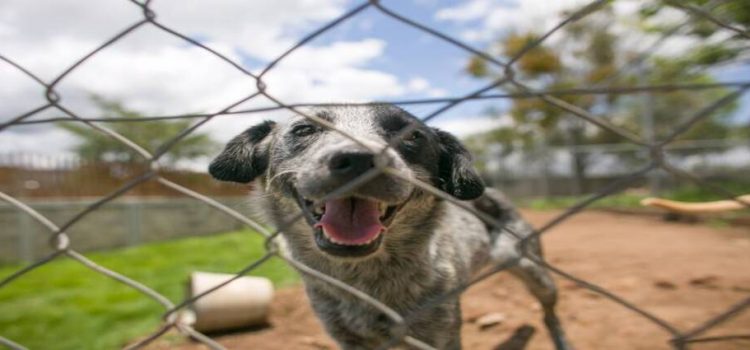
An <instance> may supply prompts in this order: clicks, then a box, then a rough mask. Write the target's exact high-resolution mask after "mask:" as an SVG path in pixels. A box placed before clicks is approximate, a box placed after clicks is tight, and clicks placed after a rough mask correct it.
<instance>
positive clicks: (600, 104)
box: [466, 7, 735, 191]
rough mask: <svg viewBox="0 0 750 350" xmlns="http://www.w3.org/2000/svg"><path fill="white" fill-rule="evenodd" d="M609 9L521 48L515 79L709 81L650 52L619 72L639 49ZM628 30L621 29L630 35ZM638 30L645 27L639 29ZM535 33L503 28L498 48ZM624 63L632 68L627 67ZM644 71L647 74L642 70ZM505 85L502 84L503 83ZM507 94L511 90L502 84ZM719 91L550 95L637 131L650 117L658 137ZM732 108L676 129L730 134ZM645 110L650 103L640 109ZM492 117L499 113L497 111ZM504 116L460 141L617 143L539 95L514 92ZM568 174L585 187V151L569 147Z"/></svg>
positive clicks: (555, 86)
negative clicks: (505, 122)
mask: <svg viewBox="0 0 750 350" xmlns="http://www.w3.org/2000/svg"><path fill="white" fill-rule="evenodd" d="M614 20H615V19H614V13H613V11H612V9H611V8H610V7H605V8H603V9H602V10H600V11H598V12H596V13H592V14H589V15H588V16H587V17H585V18H583V19H581V20H579V21H577V22H574V23H571V24H569V25H568V26H566V27H565V28H564V30H563V31H562V32H560V33H559V34H560V36H559V38H556V39H555V40H554V41H550V40H549V39H548V40H547V41H545V42H543V43H542V44H541V45H539V46H536V47H535V48H533V49H531V50H528V51H527V52H526V53H525V54H524V55H523V56H521V57H520V58H519V59H518V60H517V62H516V64H515V66H514V68H515V70H516V72H517V73H516V76H517V79H518V80H520V81H523V82H524V83H525V84H526V85H531V86H533V87H534V88H536V89H539V90H561V89H567V88H574V87H593V86H616V85H621V86H627V85H654V84H663V83H665V82H679V83H683V84H686V83H710V82H714V79H713V78H712V77H711V76H710V75H709V74H707V73H706V72H705V71H704V70H696V69H692V66H690V65H685V64H684V63H683V61H681V60H680V59H677V58H674V57H656V58H652V59H647V60H644V61H642V62H640V67H639V68H640V69H639V70H637V71H635V72H633V71H619V69H620V67H623V66H627V65H628V64H629V63H630V62H632V61H635V60H636V58H637V57H639V56H640V55H641V52H638V50H637V49H638V48H627V47H623V46H621V45H618V43H621V42H624V41H625V40H622V39H624V37H620V36H618V35H622V34H616V33H615V32H614V31H613V30H612V29H611V28H612V26H611V23H612V22H613V21H614ZM633 34H634V33H628V34H627V35H633ZM641 34H645V33H641ZM537 37H538V34H537V33H533V32H528V33H510V34H508V35H506V36H504V37H501V38H500V39H499V40H498V45H497V46H498V47H499V48H500V50H499V51H500V53H501V54H502V55H503V56H506V57H513V56H514V55H516V54H517V53H518V52H520V50H522V49H523V48H524V47H526V45H528V44H529V43H531V42H533V41H535V40H536V38H537ZM631 68H632V67H631ZM466 70H467V72H468V73H469V74H470V75H472V76H474V77H476V78H480V79H487V78H490V79H496V78H497V76H498V75H500V74H502V71H499V70H493V69H492V67H491V66H490V65H489V64H487V62H486V61H484V60H483V59H482V58H481V57H472V58H471V59H470V60H469V63H468V65H467V68H466ZM644 72H646V73H647V74H644ZM503 88H504V89H508V88H507V87H503ZM510 90H511V91H510V92H514V91H517V90H514V89H512V88H510ZM725 93H726V91H725V89H716V90H711V91H700V92H695V91H675V92H670V93H666V94H662V95H659V97H658V98H652V99H649V100H650V101H649V103H645V102H644V95H618V94H605V95H582V94H578V95H574V94H569V95H559V96H557V98H559V99H561V100H563V101H565V102H568V103H570V104H573V105H575V106H577V107H579V108H581V109H584V110H586V111H588V112H589V113H591V114H594V115H598V116H600V117H602V118H606V119H607V121H608V122H610V123H611V124H614V125H616V126H619V127H622V128H625V129H629V130H630V131H632V132H634V133H636V134H643V131H644V123H643V116H644V115H645V114H646V113H649V114H650V115H652V116H653V121H652V122H653V127H654V138H655V139H661V138H663V137H665V136H667V135H668V134H669V132H671V131H672V130H674V126H675V125H677V124H678V123H679V122H681V121H683V120H685V119H686V118H688V117H690V116H691V115H692V113H694V112H696V111H698V110H699V109H700V108H702V107H703V106H705V105H708V104H710V103H711V102H713V101H714V100H716V99H718V98H719V97H720V96H723V95H724V94H725ZM734 107H735V106H734V105H730V106H726V107H724V108H722V109H721V110H720V111H718V112H717V113H716V114H718V117H716V118H711V119H708V120H706V121H704V123H703V124H701V128H700V129H691V130H689V131H688V132H687V133H685V134H683V135H680V138H681V139H696V138H723V137H726V136H728V135H729V134H730V132H731V127H730V126H729V125H728V124H727V122H726V117H727V116H728V115H729V114H730V112H731V111H732V110H733V108H734ZM645 108H650V111H646V110H645ZM494 114H495V115H499V114H500V113H497V111H495V112H494ZM507 115H509V116H510V117H511V118H512V121H513V124H512V125H511V126H509V127H506V128H504V129H502V130H493V131H490V132H487V133H484V134H480V135H477V136H475V137H473V138H472V139H471V140H469V141H468V144H469V145H470V146H474V147H475V148H479V147H476V146H478V145H482V144H485V145H486V144H487V143H500V144H502V145H503V146H504V148H505V149H507V150H512V149H517V148H525V149H529V148H531V147H533V146H534V145H535V144H539V143H540V141H539V139H540V138H542V137H543V138H544V139H543V140H542V142H541V143H543V144H549V145H552V146H572V145H585V144H599V143H617V142H622V138H621V136H619V135H617V134H615V133H612V132H609V131H607V130H603V129H601V128H598V127H596V126H593V125H591V124H588V123H586V122H584V121H583V120H581V119H580V118H577V117H575V116H573V115H571V114H570V113H569V112H567V111H565V110H563V109H561V108H558V107H556V106H554V105H552V104H549V103H547V102H545V101H543V100H541V99H539V98H517V99H514V100H513V101H512V105H511V106H510V109H509V110H508V113H507ZM571 156H572V162H571V163H572V164H571V173H572V174H573V175H574V177H575V179H576V183H577V187H578V190H579V191H585V190H586V188H585V187H586V186H585V184H586V181H585V179H586V170H587V168H588V167H589V165H590V164H591V161H592V160H593V159H592V155H591V154H589V153H584V152H576V151H572V152H571Z"/></svg>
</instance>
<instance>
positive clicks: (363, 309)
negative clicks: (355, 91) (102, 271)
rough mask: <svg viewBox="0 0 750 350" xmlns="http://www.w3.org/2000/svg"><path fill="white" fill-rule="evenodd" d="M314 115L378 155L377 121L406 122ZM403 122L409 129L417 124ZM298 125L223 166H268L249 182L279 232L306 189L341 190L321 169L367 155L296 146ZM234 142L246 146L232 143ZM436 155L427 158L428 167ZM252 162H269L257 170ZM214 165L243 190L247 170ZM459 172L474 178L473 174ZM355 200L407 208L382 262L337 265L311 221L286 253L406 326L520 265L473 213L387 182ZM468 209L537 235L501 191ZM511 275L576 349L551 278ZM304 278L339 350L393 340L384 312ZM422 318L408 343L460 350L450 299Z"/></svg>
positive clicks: (417, 171)
mask: <svg viewBox="0 0 750 350" xmlns="http://www.w3.org/2000/svg"><path fill="white" fill-rule="evenodd" d="M308 113H312V114H316V115H321V116H325V117H326V118H327V119H328V120H329V121H330V122H332V123H333V124H335V125H336V126H337V127H339V128H341V129H342V130H345V131H347V132H348V133H350V134H352V135H353V136H355V137H357V138H358V139H360V140H362V141H363V142H364V143H366V145H367V146H371V147H374V148H376V149H377V148H382V147H383V146H384V145H385V144H386V139H385V138H384V137H383V135H381V134H382V133H381V132H379V130H378V129H377V127H376V126H377V123H376V122H375V120H376V119H377V118H381V116H382V115H385V114H388V113H391V114H393V113H400V114H406V112H404V111H402V110H400V109H398V108H396V107H393V106H389V105H378V106H368V107H329V108H321V109H313V110H310V111H308ZM406 115H407V116H408V118H409V119H410V120H416V119H414V118H413V117H411V116H410V115H408V114H406ZM301 121H303V119H302V118H301V117H296V118H292V120H290V121H289V122H288V123H285V124H284V125H272V127H271V128H270V129H269V128H267V129H268V130H265V129H263V130H261V131H263V132H266V133H267V135H264V137H260V138H258V137H257V136H258V132H257V130H256V131H255V132H254V133H250V132H249V131H250V130H249V131H248V134H249V135H250V137H249V138H248V141H247V142H245V143H246V144H245V145H244V146H242V147H241V148H240V149H230V146H227V149H226V150H225V151H224V153H223V154H222V155H221V156H220V157H219V158H221V157H225V158H227V159H233V157H234V158H236V157H238V156H241V157H244V158H242V159H240V160H241V161H243V160H244V161H245V162H248V163H252V164H256V163H258V164H262V163H263V161H265V162H266V163H267V168H265V169H246V170H248V171H249V173H250V175H254V176H250V177H252V178H257V179H256V180H257V181H256V186H255V188H256V191H255V193H254V196H255V197H254V201H253V202H254V203H255V206H256V207H258V208H259V210H260V211H261V212H262V213H263V214H264V216H265V218H266V219H267V221H268V223H269V224H271V225H274V226H278V225H281V224H282V223H284V222H286V221H288V219H289V218H290V217H292V216H293V215H296V214H298V213H299V212H300V208H299V207H298V205H297V203H296V202H295V200H294V198H293V196H292V194H291V191H295V190H300V189H302V190H304V191H305V192H306V194H307V195H309V196H312V197H316V196H320V195H321V194H325V192H326V191H329V190H330V189H332V188H328V187H325V186H330V187H335V186H333V185H334V184H327V182H326V181H327V178H326V177H327V176H330V175H329V174H327V173H326V172H325V170H324V168H325V166H323V165H324V163H325V161H326V159H327V158H326V157H328V156H329V155H330V154H332V153H335V152H337V151H340V150H352V149H355V150H366V149H365V148H364V147H363V146H361V145H358V144H356V143H354V142H352V141H351V140H349V139H347V138H346V137H343V136H341V135H339V134H337V133H335V132H330V131H329V132H326V133H321V134H320V135H315V136H314V137H313V136H310V137H309V139H307V140H306V141H305V142H304V143H303V142H297V143H295V142H296V141H291V142H290V138H289V134H290V128H291V126H293V125H294V124H295V123H297V122H301ZM420 127H421V128H423V129H424V130H426V131H425V132H426V133H430V132H432V133H434V132H435V131H428V130H431V129H429V128H427V127H425V126H423V125H421V126H420ZM239 137H240V136H238V138H239ZM426 139H427V141H423V142H431V143H436V142H440V141H439V139H438V138H437V137H434V136H430V135H428V137H427V138H426ZM238 140H239V141H238ZM233 142H236V143H237V142H239V143H242V142H243V141H242V140H241V139H235V140H234V141H233ZM428 146H430V147H433V148H434V147H436V146H435V145H428ZM433 148H424V152H425V153H426V155H425V157H428V156H429V155H428V154H427V153H431V152H432V151H431V150H432V149H433ZM433 153H434V152H433ZM252 157H267V158H266V159H260V160H258V159H255V158H252ZM219 158H217V159H219ZM251 158H252V159H251ZM386 158H387V159H386V160H387V161H388V162H389V163H390V165H391V166H393V167H394V168H396V169H398V170H399V171H401V172H402V173H403V174H406V175H407V176H408V177H410V178H416V179H419V180H421V181H425V182H428V183H430V182H433V183H435V182H436V181H437V183H436V185H438V184H439V183H440V181H441V180H439V179H437V180H436V175H435V172H436V170H435V169H432V170H431V169H428V168H430V165H429V162H425V163H424V164H418V162H411V163H410V162H408V161H406V160H405V159H404V157H402V155H401V154H399V152H396V151H394V150H390V151H389V152H388V153H387V156H386ZM214 163H217V164H212V174H214V176H216V177H217V178H222V177H223V178H222V179H227V180H229V181H236V180H233V179H232V174H231V172H232V171H236V170H234V169H242V168H241V167H239V168H238V165H237V164H226V162H225V163H222V162H217V161H215V162H214ZM218 163H221V164H218ZM457 166H458V165H457ZM261 170H262V171H261ZM462 170H463V171H471V172H473V170H471V169H462ZM253 171H254V172H253ZM256 172H257V174H256ZM241 178H242V179H245V178H247V176H245V177H241ZM324 180H326V181H324ZM243 182H244V180H243ZM326 184H327V185H326ZM449 185H455V184H449ZM321 187H322V188H321ZM355 194H356V195H359V196H366V197H372V198H375V199H378V200H381V201H384V202H388V203H391V204H392V203H400V202H404V201H405V204H404V205H403V208H402V209H401V210H400V212H399V213H398V214H397V216H396V217H395V219H394V221H393V222H392V224H391V225H390V227H389V228H388V230H387V232H386V233H385V236H384V240H383V244H382V245H381V247H380V248H379V250H378V251H377V252H376V253H374V254H372V255H370V256H367V257H365V258H356V259H352V258H337V257H333V256H330V255H328V254H326V253H324V252H323V251H321V250H319V249H318V248H317V246H316V244H315V242H314V239H313V235H312V229H311V227H310V226H309V224H308V223H307V222H305V221H304V220H297V221H296V222H295V223H293V224H291V225H290V226H289V227H287V228H286V229H285V230H283V232H282V235H281V237H280V239H281V240H282V242H281V245H282V246H283V247H284V249H286V250H287V251H288V254H290V255H291V256H292V257H294V259H296V260H298V261H300V262H302V263H304V264H306V265H307V266H310V267H312V268H314V269H316V270H318V271H320V272H323V273H325V274H327V275H329V276H331V277H334V278H336V279H338V280H340V281H343V282H345V283H347V284H349V285H351V286H352V287H354V288H357V289H359V290H361V291H363V292H365V293H367V294H369V295H370V296H372V297H374V298H375V299H377V300H379V301H381V302H383V303H384V304H386V305H388V306H389V307H390V308H392V309H393V310H395V311H397V312H399V314H401V315H403V316H407V317H408V316H409V315H412V314H413V312H415V311H417V310H418V309H419V307H420V306H421V305H423V304H424V303H426V302H428V301H430V300H432V299H433V298H436V297H438V296H440V295H442V294H444V293H446V292H448V291H450V290H452V289H454V288H457V287H459V286H461V285H463V284H465V283H467V282H469V280H470V278H471V277H472V275H474V274H476V273H477V272H478V271H479V270H481V269H482V268H483V267H486V266H487V265H488V264H498V263H501V262H503V261H507V260H508V259H514V258H516V257H517V255H516V254H517V252H516V251H515V248H514V244H515V242H516V239H515V238H514V237H512V236H511V235H510V234H508V233H507V232H506V231H503V232H501V231H499V230H497V229H492V228H491V227H489V226H488V225H485V223H483V222H482V221H481V220H479V219H478V218H477V217H476V216H475V215H473V214H471V213H470V212H468V211H466V210H464V209H461V208H459V207H458V206H456V205H454V204H452V203H450V202H447V201H443V200H440V199H437V198H435V197H434V196H432V195H428V194H425V193H423V192H422V191H420V190H419V189H418V188H416V187H415V186H413V185H411V184H410V183H408V182H405V181H400V180H397V179H394V178H390V177H385V176H381V177H379V178H376V179H375V180H373V181H372V182H369V183H366V184H364V185H363V186H361V187H359V188H358V189H356V190H355ZM314 199H317V198H314ZM466 203H467V204H469V205H473V206H475V207H476V208H477V209H478V210H482V211H485V212H487V213H488V214H490V215H494V216H495V217H496V219H498V220H499V221H501V222H503V223H505V224H506V225H507V226H508V227H510V228H512V229H513V230H514V231H515V232H517V233H519V234H522V235H528V234H531V233H532V232H533V230H532V229H531V227H530V226H529V225H528V224H527V223H526V222H525V221H523V219H522V218H521V217H520V215H519V214H518V213H517V212H516V211H515V210H514V209H513V207H512V206H511V204H510V203H509V202H508V201H507V200H506V199H505V198H504V197H503V196H502V194H500V193H499V192H498V191H495V190H492V189H487V191H486V192H485V194H484V195H482V196H481V197H479V198H477V199H475V200H472V201H467V202H466ZM531 250H532V251H533V252H535V253H536V254H538V255H539V256H541V248H540V247H539V242H538V241H536V240H534V241H533V242H532V244H531ZM510 271H511V272H512V273H513V274H514V275H516V276H518V277H519V278H521V279H522V280H523V281H524V282H525V283H526V284H527V286H528V287H529V290H530V291H531V292H532V294H533V295H534V296H536V297H537V298H538V299H539V301H540V302H541V304H542V306H543V309H544V311H545V323H546V324H547V326H548V328H549V330H550V334H551V336H552V338H553V340H554V342H555V345H556V347H557V349H570V347H569V346H568V345H567V343H566V341H565V339H564V334H563V331H562V328H561V327H560V324H559V322H558V320H557V317H556V316H555V312H554V305H555V301H556V291H555V286H554V284H553V282H552V280H551V278H550V277H549V276H548V275H547V273H546V272H545V271H544V270H543V269H542V268H541V267H539V266H537V265H536V264H535V263H533V262H532V261H530V260H528V259H521V260H520V263H519V264H518V265H517V266H516V267H514V268H512V269H511V270H510ZM302 277H303V280H304V283H305V288H306V291H307V294H308V296H309V298H310V301H311V303H312V307H313V309H314V310H315V312H316V314H317V315H318V317H319V318H320V320H321V321H322V323H323V325H324V326H325V328H326V330H327V331H328V332H329V334H330V335H331V336H332V337H333V338H334V339H335V340H336V341H337V342H338V343H339V345H340V346H341V348H343V349H373V348H378V347H379V346H382V345H383V344H384V342H386V341H387V340H389V338H390V336H391V334H390V332H391V326H392V322H391V320H390V319H389V318H388V317H386V315H384V314H383V313H382V312H380V311H378V310H376V309H374V308H373V307H371V306H369V305H368V304H367V303H365V302H363V301H362V300H360V299H358V298H357V297H355V296H353V295H350V294H348V293H346V292H344V291H342V290H340V289H338V288H336V287H334V286H331V285H330V284H328V283H326V282H324V281H321V280H318V279H316V278H315V277H311V276H307V275H304V274H302ZM416 315H417V316H416V317H414V318H413V319H412V318H410V319H409V321H410V323H409V326H408V334H409V335H411V336H413V337H415V338H417V339H420V340H422V341H424V342H426V343H428V344H430V345H432V346H434V347H436V348H438V349H460V348H461V339H460V329H461V309H460V303H459V299H458V297H452V298H448V299H447V300H445V301H444V302H442V303H441V304H439V305H438V306H436V307H433V308H429V309H426V310H421V311H420V312H419V313H417V314H416ZM401 346H405V345H401Z"/></svg>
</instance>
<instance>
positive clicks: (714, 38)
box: [639, 0, 750, 67]
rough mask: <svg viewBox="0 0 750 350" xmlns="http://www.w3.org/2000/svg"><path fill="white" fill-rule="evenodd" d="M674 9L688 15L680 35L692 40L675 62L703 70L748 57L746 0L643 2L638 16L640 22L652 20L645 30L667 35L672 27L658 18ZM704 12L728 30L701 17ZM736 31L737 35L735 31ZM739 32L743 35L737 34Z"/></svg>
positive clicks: (749, 28) (749, 5) (749, 14)
mask: <svg viewBox="0 0 750 350" xmlns="http://www.w3.org/2000/svg"><path fill="white" fill-rule="evenodd" d="M674 8H677V9H679V10H682V11H684V12H685V13H687V14H689V15H690V21H688V22H687V23H685V24H684V29H683V30H682V31H681V35H683V36H684V37H687V38H692V39H695V40H696V41H697V42H700V44H698V45H695V46H694V47H693V48H692V49H691V50H689V51H688V52H687V54H685V55H682V56H680V57H675V58H674V60H675V61H676V62H679V63H681V64H682V65H687V66H690V67H707V66H715V65H718V64H726V63H731V62H736V61H738V60H743V59H744V60H746V59H748V58H749V57H748V56H750V46H749V45H748V44H747V43H748V38H750V1H747V0H725V1H716V0H662V1H653V2H648V3H644V4H643V5H641V7H640V11H639V14H640V16H641V18H642V20H643V21H644V22H648V21H649V20H652V19H654V21H653V22H654V23H655V24H649V25H647V26H646V29H647V30H649V31H652V32H656V33H662V34H663V33H668V32H670V31H671V30H672V28H674V26H675V25H678V26H680V24H674V23H668V24H665V23H664V21H661V20H659V18H658V17H659V15H661V14H663V13H664V12H667V10H669V9H674ZM701 12H705V13H707V14H709V15H710V16H711V17H712V18H714V19H717V20H718V21H720V22H722V23H724V24H726V25H728V26H730V27H732V28H733V29H734V30H732V29H728V28H723V27H721V26H719V25H718V24H717V23H714V22H713V21H712V18H708V17H706V16H702V15H701V14H700V13H701ZM738 31H739V32H738ZM740 32H744V34H743V33H740Z"/></svg>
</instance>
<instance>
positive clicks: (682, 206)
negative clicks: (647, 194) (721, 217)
mask: <svg viewBox="0 0 750 350" xmlns="http://www.w3.org/2000/svg"><path fill="white" fill-rule="evenodd" d="M641 205H643V206H647V207H655V208H661V209H666V210H668V211H671V212H675V213H682V214H708V213H720V212H725V211H730V210H739V209H746V208H750V194H746V195H744V196H739V197H737V198H735V199H734V200H723V201H712V202H681V201H673V200H669V199H663V198H646V199H643V200H641Z"/></svg>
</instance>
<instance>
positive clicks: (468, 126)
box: [428, 116, 513, 137]
mask: <svg viewBox="0 0 750 350" xmlns="http://www.w3.org/2000/svg"><path fill="white" fill-rule="evenodd" d="M428 124H430V125H432V126H434V127H437V128H440V129H443V130H448V131H450V132H451V133H452V134H454V135H456V136H459V137H465V136H469V135H472V134H478V133H481V132H485V131H487V130H492V129H496V128H499V127H507V126H511V125H513V121H512V119H511V118H510V116H500V117H488V116H469V117H464V118H453V119H439V118H438V119H435V120H432V121H430V122H428Z"/></svg>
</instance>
